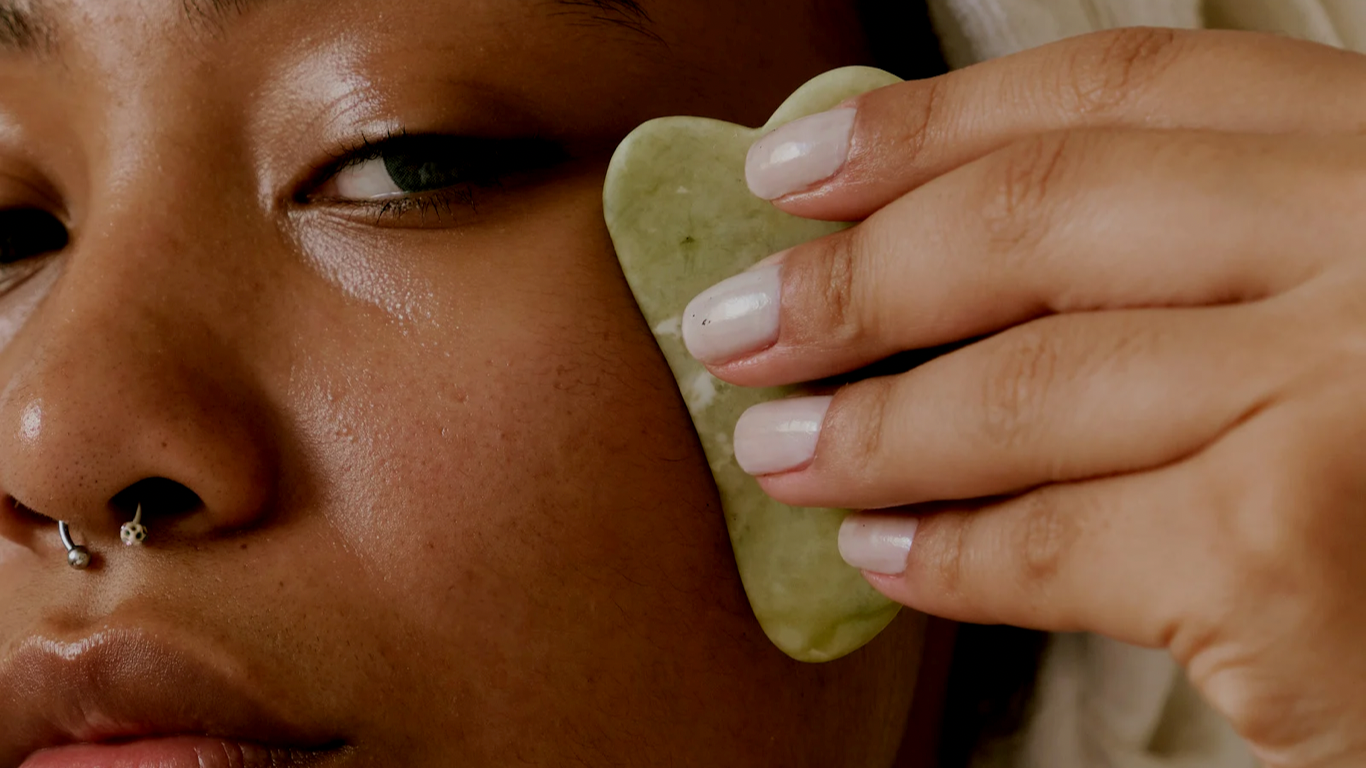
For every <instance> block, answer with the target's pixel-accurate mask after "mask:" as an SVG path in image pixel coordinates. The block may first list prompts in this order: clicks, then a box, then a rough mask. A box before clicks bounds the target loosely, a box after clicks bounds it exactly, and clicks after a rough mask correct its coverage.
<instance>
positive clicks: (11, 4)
mask: <svg viewBox="0 0 1366 768" xmlns="http://www.w3.org/2000/svg"><path fill="white" fill-rule="evenodd" d="M53 42H54V41H53V34H52V25H51V24H50V23H48V19H47V18H46V17H45V16H43V15H42V14H40V13H38V12H37V11H35V10H33V8H32V7H31V6H30V5H29V3H28V2H27V0H0V52H3V51H6V50H8V51H19V52H21V53H33V52H39V51H46V50H49V49H50V48H52V47H53Z"/></svg>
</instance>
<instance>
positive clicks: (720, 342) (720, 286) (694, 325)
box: [683, 264, 782, 363]
mask: <svg viewBox="0 0 1366 768" xmlns="http://www.w3.org/2000/svg"><path fill="white" fill-rule="evenodd" d="M781 270H782V266H781V265H778V264H773V265H769V266H763V267H757V268H755V269H751V270H748V271H745V272H741V273H740V274H738V275H736V276H735V277H732V278H728V279H726V280H722V281H721V282H719V283H717V284H716V285H713V286H712V287H710V288H708V289H707V290H705V291H703V292H702V293H700V294H698V296H697V298H695V299H693V300H692V301H690V302H688V308H687V309H685V310H683V343H684V344H685V345H686V346H687V347H688V352H689V354H691V355H692V356H693V357H695V358H697V359H698V360H701V361H702V362H704V363H720V362H724V361H726V360H729V359H731V358H733V357H737V356H739V355H742V354H744V353H746V352H756V351H758V350H761V349H763V348H765V347H768V346H770V345H772V344H773V342H775V341H777V340H778V308H779V293H780V292H781V291H782V279H781Z"/></svg>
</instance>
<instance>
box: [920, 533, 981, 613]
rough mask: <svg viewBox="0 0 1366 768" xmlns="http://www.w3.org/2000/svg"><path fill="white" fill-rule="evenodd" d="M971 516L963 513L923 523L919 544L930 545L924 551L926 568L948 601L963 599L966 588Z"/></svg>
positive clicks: (923, 561) (940, 592) (926, 571)
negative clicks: (965, 569) (922, 542)
mask: <svg viewBox="0 0 1366 768" xmlns="http://www.w3.org/2000/svg"><path fill="white" fill-rule="evenodd" d="M970 520H971V518H970V516H969V515H967V514H962V513H947V514H939V515H933V516H931V517H928V518H926V519H925V520H923V521H922V522H921V524H920V530H919V531H918V532H917V534H916V537H917V541H920V540H924V541H925V542H926V543H927V544H928V546H924V547H922V548H921V553H920V557H921V558H923V559H922V560H921V563H922V567H923V568H924V569H925V573H926V574H927V575H928V576H929V578H930V579H931V580H932V582H933V584H934V589H935V591H936V592H938V593H939V594H941V595H943V596H944V597H945V598H946V599H948V600H955V599H957V598H959V597H961V596H962V595H963V593H964V588H965V586H966V584H965V582H964V578H965V576H966V574H965V572H964V568H965V563H966V558H967V548H968V541H969V538H970V537H969V535H968V528H969V526H970V525H971V523H970Z"/></svg>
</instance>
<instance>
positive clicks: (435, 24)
mask: <svg viewBox="0 0 1366 768" xmlns="http://www.w3.org/2000/svg"><path fill="white" fill-rule="evenodd" d="M607 5H608V3H606V2H590V1H587V0H578V1H577V2H568V1H566V0H433V1H432V2H422V3H417V2H411V1H410V0H17V4H16V0H0V256H3V260H4V261H5V266H4V267H3V270H0V291H3V297H0V343H3V344H4V347H3V352H2V353H0V387H2V389H0V493H3V494H4V498H5V500H6V502H7V503H6V504H5V506H4V508H3V509H0V514H2V516H3V522H2V523H0V531H2V532H3V534H4V540H3V542H0V589H2V590H3V592H2V593H0V594H3V597H0V601H2V602H0V606H2V608H0V768H8V767H11V766H17V765H19V764H20V763H21V762H22V761H23V760H24V759H25V758H26V757H27V756H28V755H29V754H30V752H32V751H33V750H36V749H39V748H42V747H51V746H58V745H62V744H70V743H73V742H106V743H112V742H118V743H123V744H124V745H123V746H121V747H119V749H121V750H122V752H121V753H116V752H111V751H108V748H106V749H105V750H104V751H98V750H97V751H88V750H81V749H74V750H73V749H70V748H68V749H67V750H66V751H65V752H63V751H57V752H49V753H47V754H46V756H44V755H40V756H39V757H38V758H36V759H35V760H34V762H33V763H32V765H35V766H36V765H49V764H50V765H57V764H60V765H81V766H84V765H92V766H93V765H97V764H103V765H109V764H111V762H112V761H113V760H114V757H115V756H116V755H117V754H121V755H123V756H124V757H126V758H127V760H128V762H127V763H126V764H128V765H141V764H153V763H155V764H156V765H163V766H180V765H182V764H184V765H191V766H197V765H211V766H217V765H220V764H222V765H229V764H232V765H237V764H238V763H230V762H227V759H228V757H231V756H236V754H237V752H236V750H238V748H239V747H241V743H243V742H246V743H251V744H255V745H258V746H257V747H250V748H248V747H242V749H243V752H244V754H246V755H247V756H248V757H249V758H250V759H249V760H248V761H247V762H246V765H248V766H256V765H262V766H264V765H315V764H316V765H327V766H332V765H337V766H342V765H345V766H361V765H384V766H394V765H402V766H427V765H432V766H438V765H439V766H509V765H526V766H537V765H554V766H565V765H591V766H615V765H623V766H644V765H660V766H673V765H679V766H684V765H706V766H722V765H726V766H729V765H734V766H760V765H774V766H799V765H820V766H836V765H848V766H859V767H860V768H864V767H865V766H875V765H883V764H886V763H887V762H888V761H889V760H890V759H891V755H892V754H893V753H894V752H895V751H896V745H897V741H898V738H899V734H900V732H901V730H902V728H903V726H904V723H905V717H906V711H907V708H908V706H909V696H910V694H909V691H910V690H911V688H912V687H913V686H912V683H913V680H914V677H915V668H916V666H917V658H918V653H917V651H916V648H917V647H918V640H917V639H916V638H917V637H918V634H919V628H918V625H917V624H916V623H915V622H914V621H913V620H907V621H904V622H900V623H899V624H898V625H896V626H895V627H894V628H893V630H892V631H891V632H889V633H888V634H887V635H885V636H884V637H883V638H881V639H880V640H879V641H877V642H876V643H874V645H873V646H871V647H870V648H869V649H866V650H865V651H863V652H860V653H858V654H855V655H854V656H853V657H851V658H849V659H846V660H843V661H841V662H837V663H833V664H829V665H824V666H805V665H799V664H796V663H793V662H790V661H788V660H787V659H785V658H784V657H783V656H782V655H781V654H779V653H778V652H777V651H776V650H774V649H772V648H771V647H770V646H769V645H768V643H767V641H766V640H765V639H764V637H763V635H762V633H761V632H760V631H759V629H758V627H757V625H756V624H755V622H754V620H753V619H752V617H751V616H750V614H749V611H748V608H747V605H746V602H745V600H744V596H743V593H742V591H741V589H740V587H739V585H738V583H737V579H736V577H735V572H734V565H733V561H732V558H731V555H730V549H729V545H728V542H727V539H726V536H725V531H724V527H723V523H722V518H721V514H720V512H719V507H718V502H717V499H716V496H715V490H714V488H713V486H712V484H711V480H710V477H709V475H708V473H707V469H706V464H705V462H704V461H703V459H702V457H701V455H700V450H699V448H698V446H697V445H696V442H695V438H694V437H693V435H692V432H691V426H690V423H689V421H688V418H687V415H686V413H685V411H684V409H683V407H682V405H681V403H680V401H679V398H678V397H677V395H676V393H675V390H674V386H673V382H672V379H671V377H670V375H669V372H668V369H667V368H666V366H665V365H664V364H663V362H662V358H661V357H660V355H659V354H658V352H657V351H656V349H655V347H654V344H653V342H652V340H651V338H650V336H649V333H648V330H647V329H646V328H645V327H644V324H643V322H642V321H641V319H640V318H639V316H638V314H637V311H636V309H635V305H634V303H633V301H632V299H631V297H630V294H629V293H628V291H627V289H626V287H625V284H624V281H623V280H622V279H621V276H620V274H619V272H618V268H617V265H616V260H615V258H614V257H613V254H612V249H611V244H610V242H609V240H608V238H607V235H606V232H605V230H604V227H603V225H602V223H601V212H600V194H601V181H602V173H603V169H604V168H605V165H606V161H607V159H608V157H609V155H610V152H611V149H612V147H613V145H614V144H615V142H616V141H617V140H618V139H620V138H621V137H622V136H623V135H624V134H625V133H626V132H627V131H628V130H629V129H630V128H631V127H633V126H634V125H635V124H638V123H639V122H641V121H643V120H645V119H648V118H651V117H655V116H659V115H664V114H677V113H694V114H705V115H710V116H714V117H718V118H723V119H728V120H732V121H738V122H747V123H751V124H757V123H758V122H761V121H762V120H763V119H764V118H765V117H766V115H767V113H768V112H769V111H771V110H772V109H773V108H774V107H775V106H776V105H777V104H778V103H779V102H780V101H781V99H782V97H783V96H785V95H786V94H787V93H788V92H789V91H791V90H792V89H793V88H795V87H796V86H797V85H799V84H800V83H801V82H802V81H804V80H806V79H807V78H809V77H810V76H812V75H815V74H817V73H818V72H820V71H823V70H825V69H829V68H832V67H835V66H839V65H843V64H848V63H857V62H858V61H860V60H861V59H862V58H863V57H864V53H863V48H862V42H861V39H860V36H859V33H858V29H857V25H856V19H855V18H853V13H852V11H849V10H847V9H845V8H843V6H845V5H850V4H847V3H843V2H840V1H839V0H832V1H831V2H828V3H824V2H818V1H817V0H809V1H808V2H800V3H793V2H791V0H743V1H741V0H693V1H692V2H678V1H677V0H660V1H659V2H650V3H642V5H644V11H646V12H648V14H649V18H648V19H647V18H646V16H645V14H643V13H642V14H636V13H634V12H632V11H631V10H630V9H629V8H624V9H619V10H616V9H612V8H607V7H605V6H607ZM455 137H464V138H455ZM372 198H373V199H372ZM138 504H142V505H143V507H144V509H143V515H144V520H143V521H144V523H145V524H146V525H147V528H148V530H149V536H148V540H147V545H146V546H145V547H143V548H138V549H132V548H125V547H123V546H122V545H121V544H120V543H119V538H118V531H119V526H120V524H122V523H123V522H126V521H127V520H129V519H131V517H132V513H133V510H134V508H135V507H136V506H137V505H138ZM59 519H61V520H67V521H70V523H71V525H72V530H73V532H74V535H75V537H76V539H77V540H78V541H82V542H84V543H85V544H86V546H87V547H88V548H89V549H90V551H91V552H92V553H93V557H94V562H93V564H92V566H91V568H90V569H89V570H86V571H77V570H73V569H71V568H69V567H68V566H67V562H66V555H65V550H64V549H63V547H62V544H61V542H60V541H59V538H58V534H57V524H56V520H59ZM205 733H207V734H210V735H212V736H214V737H217V738H216V739H211V740H207V741H206V740H202V739H196V738H182V739H160V740H153V737H173V736H193V735H194V734H205ZM128 742H131V743H128ZM260 745H264V747H263V748H258V747H260ZM295 748H301V749H306V750H316V751H305V752H299V753H296V752H294V751H291V750H293V749H295ZM196 756H198V757H196ZM220 758H221V760H220ZM44 759H46V760H48V761H49V762H46V763H45V762H43V760H44ZM197 759H202V760H206V762H202V763H201V762H196V760H197ZM156 760H160V761H161V762H155V761H156ZM271 760H273V761H274V762H270V761H271ZM82 761H84V762H82ZM178 761H179V762H178ZM215 761H219V762H215ZM253 761H255V762H253ZM120 764H124V763H120Z"/></svg>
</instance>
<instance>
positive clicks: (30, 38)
mask: <svg viewBox="0 0 1366 768" xmlns="http://www.w3.org/2000/svg"><path fill="white" fill-rule="evenodd" d="M552 1H553V2H554V4H556V5H558V6H560V7H561V8H563V9H564V10H562V11H561V12H560V13H562V14H575V15H581V16H584V17H585V21H587V22H589V23H603V24H611V25H615V26H620V27H625V28H626V29H629V30H631V31H633V32H637V33H640V34H642V35H644V36H645V37H648V38H650V39H652V40H656V41H659V42H662V39H661V38H660V37H659V35H657V34H656V33H655V32H654V30H653V29H651V25H652V21H651V19H650V14H649V12H647V11H646V10H645V8H644V7H642V6H641V4H640V2H639V0H552ZM264 2H267V0H181V6H182V8H183V9H184V11H185V15H186V17H187V18H189V19H191V20H193V21H198V22H200V23H207V24H210V25H214V26H217V25H219V24H221V23H222V22H223V21H224V19H226V18H227V17H229V16H240V15H242V14H244V13H246V12H247V11H249V10H251V8H253V7H255V6H257V5H260V4H262V3H264ZM53 29H54V25H53V24H52V23H51V22H50V20H49V19H48V18H47V16H46V15H45V14H44V13H43V12H42V10H41V9H39V8H35V7H33V5H32V3H31V2H30V0H0V53H3V52H4V51H17V52H20V53H33V52H40V51H47V50H50V49H52V48H53V47H55V43H56V35H55V34H54V32H53Z"/></svg>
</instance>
